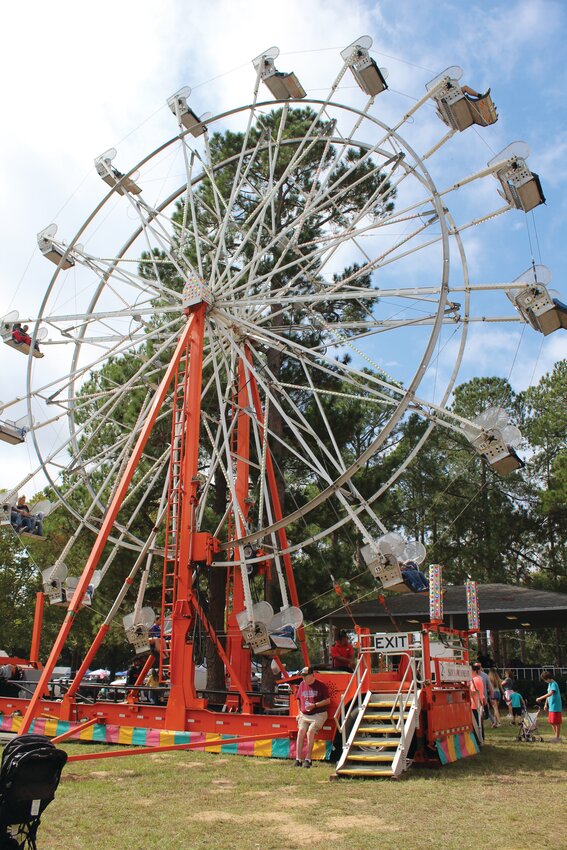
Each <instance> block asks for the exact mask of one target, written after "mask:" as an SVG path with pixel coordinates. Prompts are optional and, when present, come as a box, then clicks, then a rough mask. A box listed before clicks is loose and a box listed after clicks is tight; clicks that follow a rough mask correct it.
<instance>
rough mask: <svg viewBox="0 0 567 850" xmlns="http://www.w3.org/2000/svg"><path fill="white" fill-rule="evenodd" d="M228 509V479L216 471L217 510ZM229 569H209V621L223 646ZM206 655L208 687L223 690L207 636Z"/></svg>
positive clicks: (218, 661)
mask: <svg viewBox="0 0 567 850" xmlns="http://www.w3.org/2000/svg"><path fill="white" fill-rule="evenodd" d="M225 510H226V481H225V480H224V475H223V474H222V470H220V469H217V471H216V473H215V512H216V513H217V514H218V515H219V517H222V515H223V514H224V512H225ZM226 582H227V570H226V568H225V567H211V568H210V570H209V608H208V617H209V622H210V624H211V626H212V627H213V629H214V630H215V632H216V634H217V635H218V636H220V637H219V639H220V641H221V643H222V645H223V648H224V647H225V646H226V641H225V638H224V632H225V602H226ZM205 656H206V659H207V688H208V689H210V690H214V691H223V690H224V689H225V688H226V680H225V669H224V664H223V662H222V659H221V658H220V656H219V654H218V652H217V649H216V646H215V644H214V643H213V641H212V640H211V639H210V638H209V637H207V640H206V647H205Z"/></svg>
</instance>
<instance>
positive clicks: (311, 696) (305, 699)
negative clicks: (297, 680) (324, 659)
mask: <svg viewBox="0 0 567 850" xmlns="http://www.w3.org/2000/svg"><path fill="white" fill-rule="evenodd" d="M301 675H302V677H303V681H302V682H301V684H300V686H299V687H298V689H297V693H296V695H295V696H296V698H297V701H298V703H299V714H298V715H297V749H296V759H295V766H296V767H301V766H302V765H303V767H311V754H312V752H313V744H314V742H315V735H316V734H317V732H319V731H320V730H321V729H322V728H323V724H324V723H325V720H326V719H327V706H328V705H329V703H330V702H331V699H330V697H329V689H328V688H327V685H325V684H324V683H323V682H320V681H319V680H318V679H316V678H315V675H314V673H313V667H304V668H303V670H302V671H301ZM306 736H307V752H306V754H305V759H304V760H303V761H302V759H301V754H302V753H303V744H304V742H305V737H306Z"/></svg>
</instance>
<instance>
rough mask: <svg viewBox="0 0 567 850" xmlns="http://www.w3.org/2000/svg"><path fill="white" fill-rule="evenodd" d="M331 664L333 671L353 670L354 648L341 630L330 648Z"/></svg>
mask: <svg viewBox="0 0 567 850" xmlns="http://www.w3.org/2000/svg"><path fill="white" fill-rule="evenodd" d="M331 662H332V667H333V670H346V671H347V672H351V671H352V670H354V647H353V645H352V643H351V642H350V640H349V639H348V635H347V633H346V632H345V631H344V629H341V630H340V632H339V633H338V634H337V639H336V641H335V642H334V644H333V645H332V647H331Z"/></svg>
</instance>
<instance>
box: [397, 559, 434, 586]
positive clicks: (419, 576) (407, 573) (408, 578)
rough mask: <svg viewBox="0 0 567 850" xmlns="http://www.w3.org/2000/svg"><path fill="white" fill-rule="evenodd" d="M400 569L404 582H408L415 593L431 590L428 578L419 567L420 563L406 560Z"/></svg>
mask: <svg viewBox="0 0 567 850" xmlns="http://www.w3.org/2000/svg"><path fill="white" fill-rule="evenodd" d="M400 569H401V571H402V581H403V582H404V584H407V586H408V587H409V589H410V590H411V591H412V592H413V593H422V592H423V591H424V590H429V581H428V578H427V576H426V575H425V573H424V572H422V571H421V570H420V569H419V565H418V564H416V562H415V561H404V563H403V564H402V565H401V567H400Z"/></svg>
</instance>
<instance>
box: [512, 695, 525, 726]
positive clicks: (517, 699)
mask: <svg viewBox="0 0 567 850" xmlns="http://www.w3.org/2000/svg"><path fill="white" fill-rule="evenodd" d="M509 697H510V706H511V708H512V726H515V725H516V717H517V718H518V726H520V725H521V723H522V715H523V714H524V712H525V710H526V703H525V702H524V698H523V696H522V695H521V694H519V693H518V691H510V692H509Z"/></svg>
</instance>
